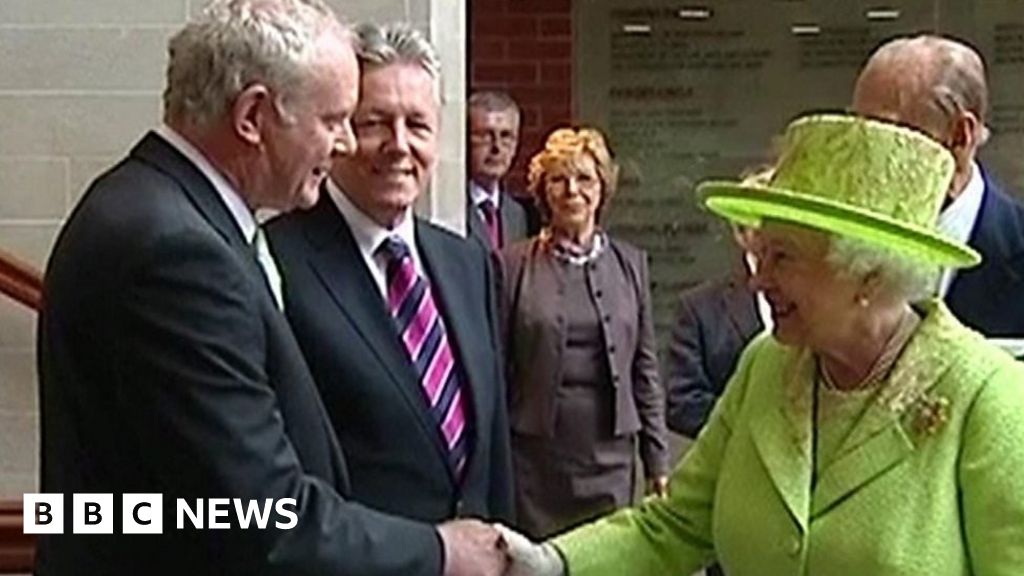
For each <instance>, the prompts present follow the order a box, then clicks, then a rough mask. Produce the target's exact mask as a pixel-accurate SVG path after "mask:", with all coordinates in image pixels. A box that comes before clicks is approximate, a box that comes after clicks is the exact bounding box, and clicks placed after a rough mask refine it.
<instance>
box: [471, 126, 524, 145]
mask: <svg viewBox="0 0 1024 576" xmlns="http://www.w3.org/2000/svg"><path fill="white" fill-rule="evenodd" d="M518 141H519V137H518V135H517V134H516V133H515V132H513V131H511V130H503V131H501V132H470V133H469V142H470V144H473V145H474V146H491V145H493V144H497V145H498V146H504V147H513V146H515V145H516V143H517V142H518Z"/></svg>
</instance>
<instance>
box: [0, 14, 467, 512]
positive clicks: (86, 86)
mask: <svg viewBox="0 0 1024 576" xmlns="http://www.w3.org/2000/svg"><path fill="white" fill-rule="evenodd" d="M328 3H329V4H331V5H332V7H333V8H334V9H335V10H336V11H337V12H338V13H339V14H341V15H343V17H344V18H346V19H347V20H349V21H360V20H374V21H380V22H389V21H395V20H403V21H408V22H411V23H413V24H414V25H415V26H417V27H418V28H420V29H422V30H424V31H426V32H428V33H429V34H430V35H431V38H432V39H433V40H434V41H435V43H436V44H437V45H438V47H439V49H440V52H441V59H442V65H443V67H444V68H445V73H446V78H445V88H444V101H445V106H444V126H443V132H442V146H441V165H440V166H439V174H438V177H437V183H436V185H435V187H434V190H435V191H436V192H433V193H431V194H430V195H428V197H427V198H426V199H424V201H423V203H422V206H421V207H420V208H421V209H422V210H423V211H425V212H426V213H428V214H430V215H432V216H434V217H436V218H438V219H441V220H443V221H444V222H445V223H446V224H449V225H450V226H451V227H453V228H459V227H460V226H461V225H462V222H461V220H462V216H461V214H462V209H461V207H462V198H463V186H462V184H461V181H462V178H463V176H462V175H463V173H464V152H463V150H464V148H463V137H462V135H463V133H464V121H463V114H464V112H463V110H464V95H463V94H464V92H465V86H464V84H465V83H464V76H465V74H464V70H465V64H464V62H463V60H464V52H465V50H464V46H465V33H464V30H465V24H464V22H465V6H464V3H463V1H462V0H328ZM204 5H205V1H204V0H91V1H89V2H83V1H81V0H44V1H40V0H2V1H0V71H2V72H0V247H3V248H4V249H6V250H8V251H11V252H13V253H15V254H17V255H18V256H20V257H21V258H22V259H25V260H27V261H29V262H31V263H32V264H34V265H36V266H38V267H40V268H42V267H43V265H44V263H45V261H46V258H47V255H48V254H49V251H50V248H51V246H52V243H53V240H54V238H55V236H56V233H57V230H58V228H59V226H60V224H61V222H62V221H63V219H64V217H65V216H66V215H67V213H68V211H69V210H70V209H71V207H72V206H73V205H74V203H75V202H76V201H77V199H78V198H79V196H80V194H81V192H82V191H83V189H84V187H85V186H86V184H87V183H88V182H89V181H90V180H92V178H93V177H95V176H96V175H97V174H98V173H99V172H100V171H102V170H104V169H105V168H107V167H108V166H109V165H111V164H112V163H113V162H114V161H115V160H116V159H117V158H119V157H120V156H122V155H123V154H124V153H125V152H127V150H128V149H129V148H130V147H131V146H132V144H133V143H134V142H135V141H136V140H137V139H138V138H139V136H140V135H141V134H142V133H143V132H144V131H145V130H147V129H148V128H150V127H152V126H154V125H156V123H157V122H159V120H160V93H161V91H162V89H163V74H164V66H165V53H166V40H167V38H168V37H169V36H170V35H171V34H173V32H174V31H175V30H177V29H178V28H179V27H180V26H181V25H182V23H183V22H184V21H185V20H186V18H187V17H188V16H189V15H190V14H193V13H195V12H197V11H199V10H200V9H201V8H202V7H203V6H204ZM34 341H35V314H34V313H33V312H31V311H29V310H27V309H25V308H24V307H22V306H20V305H18V304H15V303H14V302H12V301H11V300H9V299H7V298H4V297H2V296H0V498H5V497H8V498H9V497H20V495H21V494H22V493H23V492H31V491H34V490H35V489H36V486H37V476H38V455H37V453H38V439H37V430H38V406H37V400H36V395H37V394H36V374H35V351H34Z"/></svg>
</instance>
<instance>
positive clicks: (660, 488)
mask: <svg viewBox="0 0 1024 576" xmlns="http://www.w3.org/2000/svg"><path fill="white" fill-rule="evenodd" d="M647 493H648V494H653V495H654V496H657V497H658V498H668V476H664V475H663V476H655V477H654V478H648V480H647Z"/></svg>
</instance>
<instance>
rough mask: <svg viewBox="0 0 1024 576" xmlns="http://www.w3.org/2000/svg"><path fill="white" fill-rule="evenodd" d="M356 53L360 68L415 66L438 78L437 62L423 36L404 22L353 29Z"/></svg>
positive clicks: (361, 26) (367, 25)
mask: <svg viewBox="0 0 1024 576" xmlns="http://www.w3.org/2000/svg"><path fill="white" fill-rule="evenodd" d="M355 32H356V36H357V37H358V39H359V40H358V47H357V50H356V54H357V55H358V56H359V62H360V64H362V65H363V66H369V67H371V68H372V67H381V66H388V65H390V64H415V65H418V66H420V67H422V68H423V69H424V70H426V71H427V72H428V73H429V74H430V77H431V78H434V79H435V80H440V79H441V59H440V58H438V56H437V51H435V50H434V46H433V45H431V44H430V42H429V41H428V40H427V39H426V38H425V37H424V36H423V34H422V33H421V32H420V31H419V30H417V29H415V28H413V27H412V26H410V25H408V24H404V23H397V22H396V23H392V24H373V23H366V24H360V25H358V26H356V29H355Z"/></svg>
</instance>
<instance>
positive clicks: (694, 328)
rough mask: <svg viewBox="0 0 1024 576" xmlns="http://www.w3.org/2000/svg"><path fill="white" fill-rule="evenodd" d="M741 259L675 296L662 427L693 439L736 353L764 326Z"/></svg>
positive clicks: (728, 372)
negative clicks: (665, 425)
mask: <svg viewBox="0 0 1024 576" xmlns="http://www.w3.org/2000/svg"><path fill="white" fill-rule="evenodd" d="M748 278H749V274H748V272H747V269H746V266H745V265H744V264H743V263H742V262H737V265H736V269H735V270H734V271H733V272H732V273H731V274H729V275H728V276H725V277H722V278H715V279H712V280H707V281H705V282H702V283H700V284H698V285H696V286H694V287H692V288H689V289H688V290H685V291H683V293H682V294H681V295H680V297H679V308H678V313H677V317H676V322H675V325H674V327H673V328H672V339H671V341H670V342H669V346H668V357H667V359H666V360H667V362H666V367H665V377H666V380H665V388H666V389H667V393H668V427H669V428H670V429H672V430H674V431H675V432H678V433H680V434H682V435H684V436H687V437H690V438H696V437H697V435H698V434H699V433H700V431H701V429H702V428H703V427H704V423H705V422H707V419H708V416H709V415H710V414H711V409H712V408H714V406H715V402H717V400H718V397H719V396H721V395H722V392H723V391H724V390H725V383H726V382H727V381H728V380H729V377H730V376H732V373H733V370H734V369H735V368H736V363H737V362H738V361H739V357H740V352H742V351H743V348H744V347H745V346H746V345H747V343H748V342H750V339H751V338H753V337H754V335H756V334H757V333H758V332H760V331H761V330H763V329H764V325H763V324H762V323H761V318H760V317H759V316H758V313H757V298H756V296H755V295H754V292H752V291H751V290H750V289H749V288H748V287H747V281H748Z"/></svg>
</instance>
